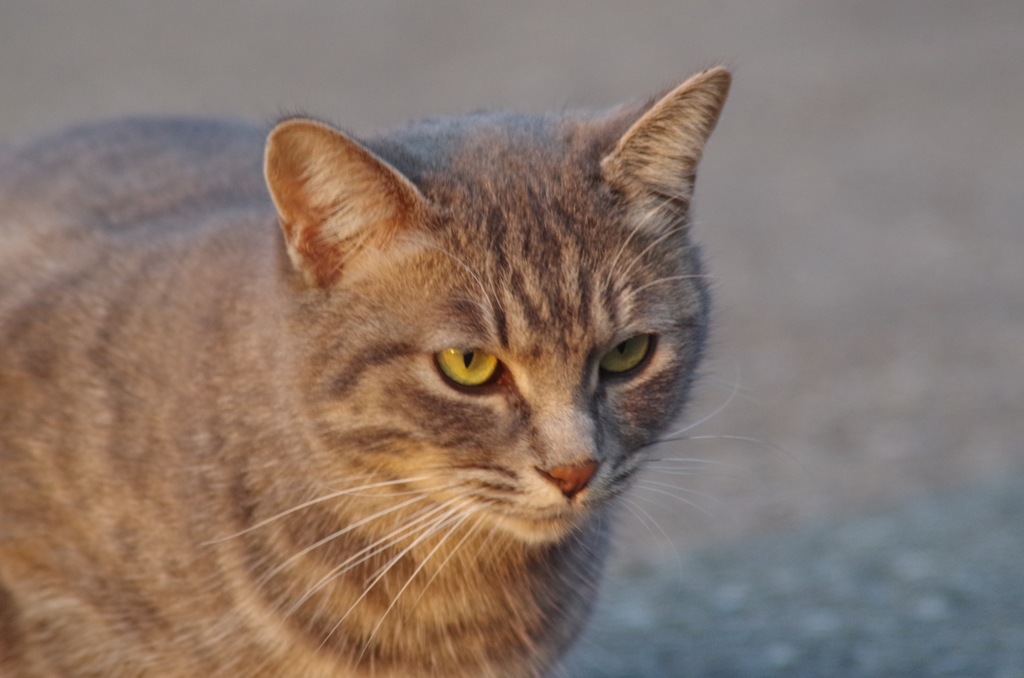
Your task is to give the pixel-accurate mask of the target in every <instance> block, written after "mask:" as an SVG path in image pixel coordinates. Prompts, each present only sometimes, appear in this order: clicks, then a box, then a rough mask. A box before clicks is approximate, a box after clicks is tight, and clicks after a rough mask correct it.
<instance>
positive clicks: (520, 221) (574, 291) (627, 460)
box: [0, 68, 729, 678]
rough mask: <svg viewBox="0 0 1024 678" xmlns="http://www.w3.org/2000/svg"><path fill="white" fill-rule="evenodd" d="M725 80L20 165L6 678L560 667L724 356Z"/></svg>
mask: <svg viewBox="0 0 1024 678" xmlns="http://www.w3.org/2000/svg"><path fill="white" fill-rule="evenodd" d="M728 87H729V74H728V73H727V72H726V71H725V70H723V69H721V68H715V69H711V70H708V71H706V72H703V73H701V74H699V75H696V76H694V77H693V78H691V79H689V80H688V81H686V82H685V83H683V84H682V85H681V86H679V87H677V88H676V89H674V90H672V91H670V92H669V93H667V94H666V95H665V96H663V97H661V98H655V99H652V100H650V101H648V102H646V103H643V104H637V105H627V106H623V107H620V108H617V109H614V110H612V111H609V112H605V113H600V114H598V113H581V114H559V115H546V116H522V115H512V114H498V113H479V114H472V115H467V116H464V117H458V118H454V119H448V120H426V121H420V122H415V123H412V124H409V125H407V126H404V127H400V128H398V129H394V130H390V131H388V132H387V133H385V134H381V135H379V136H374V137H369V138H361V139H359V140H356V139H355V138H353V137H351V136H347V135H345V134H342V133H340V132H338V131H335V130H334V129H332V128H331V127H329V126H328V125H325V124H322V123H320V122H317V121H314V120H310V119H303V118H294V119H287V120H284V121H283V122H280V123H279V124H278V125H277V126H276V127H274V128H273V129H272V130H271V131H270V132H269V136H268V135H267V134H266V132H265V130H261V129H258V128H251V127H247V126H244V125H239V124H228V123H221V122H210V121H198V120H183V119H168V120H142V119H132V120H123V121H119V122H115V123H111V124H100V125H92V126H86V127H80V128H77V129H73V130H71V131H68V132H65V133H63V134H60V135H57V136H54V137H51V138H48V139H44V140H43V141H40V142H37V143H35V144H33V145H30V146H28V147H26V148H24V149H22V150H20V151H17V152H13V153H10V154H8V155H6V156H4V157H3V158H2V159H0V675H2V676H4V677H5V678H56V677H61V678H64V677H72V676H74V677H79V676H102V677H103V678H114V677H119V676H138V677H141V676H146V677H159V678H178V677H180V678H195V677H197V676H203V677H208V676H209V677H212V676H218V677H229V676H230V677H242V676H266V677H273V678H283V677H302V678H320V677H323V678H327V677H332V678H339V677H343V676H389V677H395V678H399V677H413V676H416V677H421V676H444V677H445V678H457V677H460V676H474V677H477V676H539V675H547V674H548V673H549V672H550V671H552V670H553V667H554V666H556V665H557V661H558V658H559V656H560V655H561V654H562V653H563V651H564V650H565V649H566V647H567V645H568V644H569V643H570V642H571V641H572V640H573V638H574V637H575V636H576V635H577V633H578V632H579V630H580V627H581V625H582V624H583V622H584V620H585V618H586V616H587V613H588V611H589V609H590V607H591V604H592V601H593V598H594V594H595V587H596V583H597V581H598V577H599V574H600V571H601V567H602V561H603V560H604V557H605V553H606V551H607V546H608V540H609V519H610V517H611V513H612V511H613V508H614V505H615V499H616V497H618V496H619V495H621V494H622V493H623V492H624V491H626V490H627V489H628V488H629V486H630V481H631V478H632V477H633V475H634V473H635V472H636V471H637V469H638V468H639V467H640V466H641V464H642V463H643V459H644V454H645V450H646V449H647V448H648V447H649V446H650V444H651V443H652V442H653V441H654V440H656V438H657V436H658V435H659V434H662V433H664V431H665V429H666V427H667V426H668V425H669V424H670V423H671V422H672V421H673V420H674V419H675V418H677V417H678V416H679V415H680V413H681V410H682V407H683V405H684V402H685V400H686V397H687V392H688V389H689V387H690V384H691V381H692V380H693V376H694V371H695V368H696V366H697V363H698V360H699V358H700V355H701V349H702V345H703V343H704V338H705V334H706V328H707V314H708V295H707V291H706V286H705V283H704V280H703V278H702V275H701V265H700V261H699V258H698V252H697V250H696V248H695V247H694V246H693V245H691V244H690V241H689V239H688V238H689V236H688V233H687V230H688V210H689V204H690V199H691V193H692V188H693V181H694V176H695V171H696V166H697V163H698V161H699V160H700V157H701V153H702V151H703V147H704V144H705V141H706V140H707V137H708V135H709V134H710V133H711V131H712V129H713V128H714V126H715V123H716V121H717V119H718V116H719V113H720V111H721V108H722V105H723V103H724V101H725V98H726V93H727V90H728ZM261 149H263V150H262V151H261Z"/></svg>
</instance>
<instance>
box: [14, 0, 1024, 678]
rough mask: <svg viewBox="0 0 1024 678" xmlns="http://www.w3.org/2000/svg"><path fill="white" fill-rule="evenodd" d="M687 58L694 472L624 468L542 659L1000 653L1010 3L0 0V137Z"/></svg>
mask: <svg viewBox="0 0 1024 678" xmlns="http://www.w3.org/2000/svg"><path fill="white" fill-rule="evenodd" d="M715 63H726V64H729V65H731V66H732V67H733V69H734V71H735V76H736V77H735V84H734V89H733V93H732V96H731V98H730V101H729V103H728V104H727V106H726V110H725V114H724V117H723V119H722V122H721V124H720V126H719V128H718V130H717V131H716V133H715V135H714V137H713V138H712V140H711V142H710V144H709V146H708V149H707V153H706V156H705V160H704V162H703V164H702V167H701V172H700V178H699V181H698V187H697V193H696V223H695V227H694V236H695V238H696V239H697V240H698V241H699V242H700V243H701V244H702V245H703V247H704V250H705V252H706V254H707V258H708V267H709V270H710V272H711V273H712V275H713V276H714V291H715V301H716V314H715V328H714V332H713V342H712V351H711V359H710V360H709V362H708V363H707V366H706V368H707V369H706V375H705V378H704V379H703V381H702V386H701V388H700V389H699V390H698V393H697V396H696V398H695V401H694V403H693V406H692V407H691V410H690V413H689V415H688V418H687V422H689V423H690V424H693V423H697V422H699V423H697V425H696V426H694V427H693V428H692V429H690V430H688V431H687V432H686V435H687V436H689V437H691V438H692V439H690V440H685V441H680V442H679V443H676V444H673V445H666V446H665V448H664V449H662V450H661V451H660V452H661V456H663V457H665V458H680V459H699V460H702V462H712V463H690V462H669V461H665V462H659V463H658V464H656V465H655V466H656V467H658V469H660V470H652V471H650V472H649V475H648V477H647V480H648V481H650V482H655V483H664V484H663V485H653V484H649V483H648V485H647V487H646V489H644V488H638V489H637V491H636V492H634V493H633V496H632V497H631V498H630V499H631V501H632V502H634V503H633V504H628V505H627V508H626V509H625V510H624V511H623V515H622V520H621V521H620V526H619V527H620V529H619V537H618V540H617V541H618V551H617V556H616V559H615V561H614V563H613V564H612V567H611V570H610V576H609V579H608V581H607V583H606V587H605V594H604V598H603V601H602V603H601V608H600V610H599V612H598V614H597V615H596V617H595V621H594V625H593V629H592V631H591V635H590V636H588V638H589V640H586V639H585V640H584V642H582V643H581V644H580V646H579V649H578V651H577V654H576V655H575V656H574V658H573V659H571V660H570V663H569V666H570V667H571V670H572V671H573V672H574V675H594V676H651V677H653V676H689V675H702V676H774V675H786V676H803V675H806V676H918V675H920V676H947V675H948V676H999V677H1000V678H1004V677H1007V676H1022V675H1024V659H1022V657H1021V654H1020V648H1021V647H1024V635H1022V631H1021V629H1022V625H1024V621H1022V620H1024V610H1022V609H1021V602H1020V601H1021V600H1024V592H1022V591H1021V583H1020V582H1021V580H1022V579H1024V577H1021V576H1020V575H1018V572H1019V571H1021V569H1022V568H1021V567H1020V565H1019V563H1022V562H1024V558H1022V556H1024V553H1022V545H1021V534H1022V533H1024V527H1022V525H1024V521H1022V520H1021V499H1020V498H1021V488H1022V487H1024V480H1022V478H1024V265H1022V262H1024V3H1022V2H1020V0H977V1H973V2H963V1H956V0H906V1H899V2H885V3H882V2H874V1H872V0H765V1H764V2H756V3H755V2H741V1H740V0H698V1H693V2H687V1H680V0H630V1H629V2H625V1H622V2H584V1H583V0H564V1H560V2H545V1H544V0H524V1H523V2H517V3H497V2H470V1H469V0H441V1H436V2H422V1H421V2H412V1H409V0H407V1H402V2H400V1H397V0H380V1H377V2H373V3H363V2H337V1H333V2H329V1H328V0H296V1H293V2H287V3H286V2H271V1H270V0H259V1H257V0H250V1H228V0H223V1H221V2H203V1H201V0H179V1H176V2H174V3H170V2H167V3H155V2H153V3H140V2H131V1H128V0H119V1H114V0H93V1H92V2H67V1H66V0H4V2H2V3H0V145H4V144H14V143H18V142H20V141H24V140H27V139H29V138H31V137H32V136H35V135H37V134H40V133H43V132H46V131H48V130H52V129H55V128H59V127H61V126H64V125H67V124H70V123H75V122H82V121H85V120H93V119H99V118H109V117H112V116H118V115H124V114H129V113H131V114H137V113H143V114H145V113H154V114H156V113H159V114H168V113H173V114H187V115H213V116H228V117H235V118H243V119H250V120H263V121H270V120H273V119H274V118H276V117H278V116H279V115H281V114H282V113H291V112H296V111H307V112H309V113H313V114H316V115H318V116H321V117H324V118H328V119H332V120H334V121H336V122H337V123H338V124H339V125H341V126H342V127H343V128H345V129H349V130H353V131H357V132H360V131H362V132H366V131H370V130H373V129H375V128H379V127H385V126H387V125H390V124H394V123H398V122H401V121H403V120H407V119H409V118H413V117H422V116H437V115H449V114H457V113H460V112H464V111H468V110H475V109H481V108H484V109H517V110H524V111H542V110H548V109H551V108H556V109H560V108H575V107H602V106H608V105H612V104H614V103H616V102H619V101H623V100H626V99H629V98H633V97H637V96H645V95H648V94H650V93H652V92H655V91H658V90H660V89H661V88H663V87H665V86H668V85H671V84H674V83H677V82H679V81H681V80H682V79H683V78H685V77H686V76H687V75H688V74H689V73H691V72H693V71H695V70H698V69H700V68H701V67H704V66H707V65H710V64H715ZM684 424H686V422H683V423H682V424H681V426H683V425H684ZM687 425H688V424H687ZM748 438H749V439H753V440H747V439H748ZM673 470H674V471H678V472H680V473H673V472H671V471H673ZM682 473H685V475H683V474H682ZM666 486H671V487H666ZM677 553H678V556H677V555H676V554H677ZM680 563H681V564H680ZM915 573H917V574H915ZM922 573H923V574H922ZM587 648H589V649H587ZM579 653H583V654H582V655H581V654H579Z"/></svg>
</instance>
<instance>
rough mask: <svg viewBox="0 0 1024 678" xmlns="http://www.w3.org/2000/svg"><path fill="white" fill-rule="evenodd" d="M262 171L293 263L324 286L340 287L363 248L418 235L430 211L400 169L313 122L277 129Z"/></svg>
mask: <svg viewBox="0 0 1024 678" xmlns="http://www.w3.org/2000/svg"><path fill="white" fill-rule="evenodd" d="M263 172H264V176H265V178H266V182H267V188H268V189H269V190H270V196H271V198H272V199H273V201H274V205H275V206H276V207H277V214H278V219H279V220H280V222H281V229H282V230H283V231H284V237H285V243H286V245H287V248H288V254H289V256H290V257H291V260H292V263H293V264H294V265H295V267H296V268H297V269H298V270H299V271H300V272H301V273H302V274H303V276H304V277H305V279H306V281H307V282H308V283H309V284H311V285H315V286H317V287H323V288H326V287H330V286H331V285H333V284H335V283H336V282H337V281H338V280H339V279H340V277H341V273H342V268H343V267H344V264H345V261H346V260H347V259H348V258H349V257H351V256H352V255H353V254H355V253H356V252H357V251H358V250H359V249H360V248H361V247H363V246H366V245H373V246H382V245H383V244H385V243H386V242H387V241H388V240H390V239H391V238H392V237H393V236H394V235H396V234H397V233H399V232H401V231H403V230H407V229H410V228H412V227H413V226H414V224H415V223H417V220H418V217H419V216H420V213H421V211H422V210H423V209H424V207H425V205H426V201H425V200H424V198H423V196H422V195H421V194H420V192H419V190H417V188H416V187H415V186H414V185H413V184H412V183H410V182H409V180H408V179H406V178H405V177H404V176H402V175H401V174H400V173H399V172H398V171H397V170H395V169H394V168H393V167H391V166H390V165H388V164H387V163H386V162H384V161H383V160H381V159H380V158H378V157H377V156H375V155H374V154H372V153H371V152H370V151H368V150H366V149H365V148H363V147H362V146H361V145H359V144H358V143H357V142H355V141H353V140H352V139H350V138H348V137H347V136H345V135H344V134H342V133H340V132H338V131H336V130H334V129H332V128H330V127H328V126H327V125H324V124H323V123H320V122H317V121H314V120H306V119H302V118H296V119H291V120H285V121H284V122H281V123H279V124H278V125H277V126H276V127H274V129H273V130H271V132H270V135H269V136H268V137H267V144H266V151H265V154H264V168H263Z"/></svg>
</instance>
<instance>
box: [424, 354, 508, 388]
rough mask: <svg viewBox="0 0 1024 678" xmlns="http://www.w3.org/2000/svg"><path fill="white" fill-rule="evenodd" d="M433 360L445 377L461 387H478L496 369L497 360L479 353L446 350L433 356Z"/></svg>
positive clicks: (489, 355)
mask: <svg viewBox="0 0 1024 678" xmlns="http://www.w3.org/2000/svg"><path fill="white" fill-rule="evenodd" d="M434 358H435V359H436V360H437V366H438V367H440V368H441V371H442V372H444V374H445V376H446V377H448V378H449V379H451V380H452V381H454V382H455V383H456V384H460V385H462V386H480V385H481V384H483V383H486V382H487V380H488V379H490V378H491V377H492V376H494V372H495V370H497V369H498V359H497V358H495V357H494V356H493V355H491V354H490V353H483V352H481V351H460V350H459V349H457V348H448V349H445V350H443V351H441V352H439V353H437V354H435V356H434Z"/></svg>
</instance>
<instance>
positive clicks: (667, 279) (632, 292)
mask: <svg viewBox="0 0 1024 678" xmlns="http://www.w3.org/2000/svg"><path fill="white" fill-rule="evenodd" d="M691 278H702V279H707V280H711V279H712V278H711V276H708V275H670V276H666V277H664V278H658V279H657V280H652V281H651V282H649V283H645V284H643V285H640V286H639V287H634V288H632V289H631V290H629V293H630V296H633V297H635V296H636V295H637V294H639V293H640V292H641V291H643V290H645V289H647V288H648V287H653V286H654V285H660V284H662V283H669V282H673V281H676V280H688V279H691Z"/></svg>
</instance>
